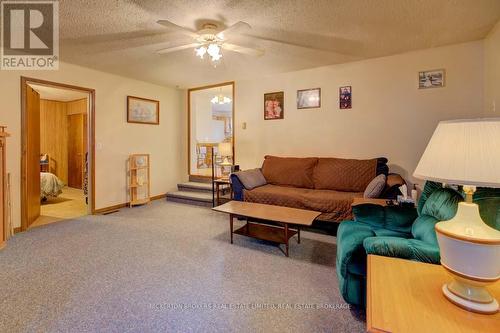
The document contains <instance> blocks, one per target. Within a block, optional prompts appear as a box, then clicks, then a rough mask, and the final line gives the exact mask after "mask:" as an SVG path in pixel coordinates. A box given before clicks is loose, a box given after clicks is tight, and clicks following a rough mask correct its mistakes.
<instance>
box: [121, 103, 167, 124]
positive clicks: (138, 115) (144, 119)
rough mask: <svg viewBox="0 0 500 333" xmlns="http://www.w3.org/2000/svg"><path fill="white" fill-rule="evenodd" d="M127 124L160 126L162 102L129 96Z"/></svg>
mask: <svg viewBox="0 0 500 333" xmlns="http://www.w3.org/2000/svg"><path fill="white" fill-rule="evenodd" d="M127 122H129V123H139V124H154V125H158V124H159V123H160V102H159V101H155V100H152V99H147V98H140V97H134V96H127Z"/></svg>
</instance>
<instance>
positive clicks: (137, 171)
mask: <svg viewBox="0 0 500 333" xmlns="http://www.w3.org/2000/svg"><path fill="white" fill-rule="evenodd" d="M128 173H129V183H128V188H129V196H130V201H129V206H130V207H132V206H136V205H144V204H147V203H149V202H150V201H151V194H150V183H151V182H150V178H149V177H150V169H149V154H132V155H130V157H129V159H128Z"/></svg>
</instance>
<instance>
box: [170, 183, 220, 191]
mask: <svg viewBox="0 0 500 333" xmlns="http://www.w3.org/2000/svg"><path fill="white" fill-rule="evenodd" d="M177 188H178V189H179V191H182V192H208V193H212V184H211V183H200V182H186V183H180V184H177Z"/></svg>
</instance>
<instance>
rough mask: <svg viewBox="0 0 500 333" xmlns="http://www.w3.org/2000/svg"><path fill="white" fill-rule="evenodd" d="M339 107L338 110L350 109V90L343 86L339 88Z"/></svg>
mask: <svg viewBox="0 0 500 333" xmlns="http://www.w3.org/2000/svg"><path fill="white" fill-rule="evenodd" d="M339 107H340V109H341V110H342V109H351V108H352V88H351V86H345V87H340V88H339Z"/></svg>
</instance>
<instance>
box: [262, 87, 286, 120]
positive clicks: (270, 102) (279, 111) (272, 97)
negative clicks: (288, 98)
mask: <svg viewBox="0 0 500 333" xmlns="http://www.w3.org/2000/svg"><path fill="white" fill-rule="evenodd" d="M284 95H285V94H284V93H283V91H280V92H273V93H267V94H264V120H273V119H283V118H284V112H285V107H284V99H285V98H284Z"/></svg>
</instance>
